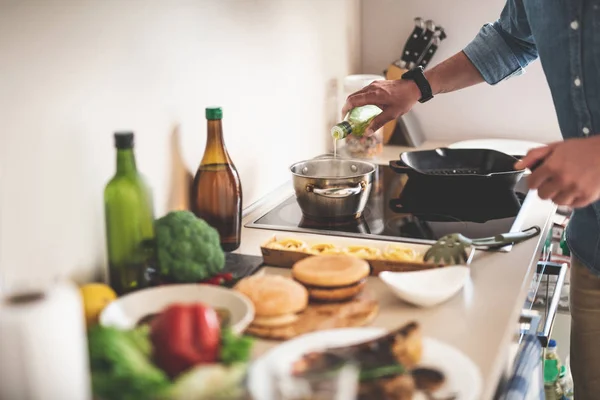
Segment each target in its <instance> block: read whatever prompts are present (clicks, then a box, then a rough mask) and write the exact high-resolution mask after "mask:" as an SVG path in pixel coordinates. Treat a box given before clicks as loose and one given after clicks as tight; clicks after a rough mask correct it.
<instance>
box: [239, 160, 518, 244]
mask: <svg viewBox="0 0 600 400" xmlns="http://www.w3.org/2000/svg"><path fill="white" fill-rule="evenodd" d="M526 179H527V178H526V176H524V177H523V178H521V180H520V181H519V182H518V183H517V185H516V186H515V188H514V189H502V188H497V189H494V188H490V187H474V186H468V187H456V186H451V187H443V186H436V187H431V186H428V187H423V186H422V185H420V183H419V181H418V180H414V179H413V181H411V179H409V178H408V176H407V175H405V174H398V173H397V172H394V171H393V170H392V169H391V168H390V167H389V166H387V165H379V166H378V167H377V172H376V174H375V179H374V181H373V186H372V190H371V194H370V196H369V200H368V202H367V206H366V208H365V210H364V211H363V213H362V215H361V216H360V217H359V218H358V219H352V220H347V219H346V220H336V219H335V218H333V219H327V220H326V221H323V220H322V221H319V220H311V219H309V218H306V217H305V216H303V214H302V211H301V210H300V207H299V206H298V203H297V201H296V197H295V195H292V196H290V197H288V198H287V199H285V200H283V201H282V202H281V203H279V204H277V205H276V206H274V207H272V208H271V209H270V210H268V211H267V212H265V213H264V214H263V215H261V216H259V217H258V218H256V219H255V220H253V221H252V222H250V223H248V224H246V227H249V228H259V229H269V230H276V231H287V232H307V233H316V234H321V235H335V236H346V237H357V238H368V239H378V240H387V241H395V242H413V243H424V244H431V243H433V242H435V241H436V240H438V239H439V238H441V237H442V236H444V235H446V234H449V233H461V234H463V235H465V236H467V237H469V238H472V239H476V238H482V237H488V236H494V235H497V234H500V233H506V232H514V231H519V230H521V229H524V228H523V227H522V226H521V225H522V223H521V218H520V216H521V215H522V211H523V209H524V208H526V206H527V203H528V192H529V191H528V189H527V183H526ZM290 186H291V183H290Z"/></svg>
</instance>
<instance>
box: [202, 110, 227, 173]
mask: <svg viewBox="0 0 600 400" xmlns="http://www.w3.org/2000/svg"><path fill="white" fill-rule="evenodd" d="M206 133H207V136H206V148H205V150H204V157H202V163H201V165H209V164H228V163H229V162H230V160H229V154H228V153H227V148H226V147H225V141H224V140H223V126H222V124H221V120H220V119H216V120H207V121H206Z"/></svg>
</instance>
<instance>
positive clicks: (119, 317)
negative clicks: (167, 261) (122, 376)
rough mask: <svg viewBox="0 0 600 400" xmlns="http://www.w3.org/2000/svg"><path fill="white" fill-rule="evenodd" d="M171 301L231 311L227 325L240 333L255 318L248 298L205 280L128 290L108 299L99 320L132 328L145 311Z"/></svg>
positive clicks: (159, 308) (152, 312)
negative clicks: (202, 282)
mask: <svg viewBox="0 0 600 400" xmlns="http://www.w3.org/2000/svg"><path fill="white" fill-rule="evenodd" d="M174 303H187V304H189V303H204V304H206V305H208V306H211V307H213V308H216V307H218V308H225V309H227V310H229V312H230V313H231V319H230V323H229V326H230V327H231V329H232V330H233V331H234V332H236V333H238V334H240V333H242V332H243V331H244V330H245V329H246V328H247V327H248V325H250V323H251V322H252V320H253V319H254V306H253V304H252V302H251V301H250V299H248V297H246V296H245V295H243V294H242V293H239V292H237V291H235V290H232V289H227V288H223V287H219V286H215V285H207V284H181V285H164V286H159V287H155V288H151V289H143V290H140V291H138V292H133V293H131V294H127V295H125V296H123V297H120V298H118V299H117V300H115V301H113V302H111V303H110V304H109V305H108V306H107V307H106V308H105V309H104V310H103V311H102V313H101V314H100V324H102V325H105V326H114V327H117V328H120V329H131V328H133V327H135V326H136V324H137V322H138V321H139V320H140V319H141V318H142V317H145V316H147V315H148V314H154V313H159V312H161V311H162V310H164V309H165V308H166V307H167V306H169V305H171V304H174Z"/></svg>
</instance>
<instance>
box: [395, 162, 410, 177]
mask: <svg viewBox="0 0 600 400" xmlns="http://www.w3.org/2000/svg"><path fill="white" fill-rule="evenodd" d="M390 168H391V169H392V170H393V171H394V172H397V173H399V174H405V173H407V172H408V171H410V170H411V168H410V167H409V166H408V165H406V164H404V161H402V160H393V161H390Z"/></svg>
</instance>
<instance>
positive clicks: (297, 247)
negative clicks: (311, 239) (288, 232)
mask: <svg viewBox="0 0 600 400" xmlns="http://www.w3.org/2000/svg"><path fill="white" fill-rule="evenodd" d="M267 247H268V248H271V249H278V250H292V251H302V250H304V249H306V248H307V245H306V242H304V241H303V240H299V239H293V238H284V239H280V240H274V241H272V242H271V243H269V244H268V245H267Z"/></svg>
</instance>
